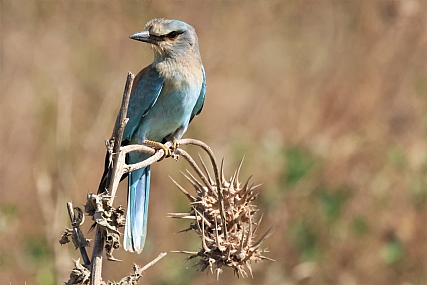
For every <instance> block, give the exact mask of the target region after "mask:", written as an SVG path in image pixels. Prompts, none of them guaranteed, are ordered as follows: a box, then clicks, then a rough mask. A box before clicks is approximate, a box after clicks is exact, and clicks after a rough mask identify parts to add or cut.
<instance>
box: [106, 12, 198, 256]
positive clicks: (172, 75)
mask: <svg viewBox="0 0 427 285" xmlns="http://www.w3.org/2000/svg"><path fill="white" fill-rule="evenodd" d="M130 38H131V39H134V40H137V41H142V42H145V43H147V44H148V45H149V46H150V47H151V49H152V50H153V52H154V60H153V62H152V63H151V64H150V65H148V66H147V67H145V68H144V69H142V70H141V71H140V72H139V73H138V74H137V76H136V77H135V79H134V83H133V87H132V91H131V95H130V101H129V108H128V112H127V117H128V118H129V121H128V123H127V125H126V127H125V130H124V133H123V141H122V145H126V144H141V143H150V144H151V145H154V146H157V147H160V148H163V149H164V150H165V153H166V152H167V151H168V149H165V146H164V145H163V144H164V143H165V142H167V141H172V142H174V145H175V142H176V141H177V140H178V139H180V138H181V137H182V135H183V134H184V133H185V131H186V130H187V128H188V125H189V124H190V122H191V120H192V119H193V118H194V117H195V116H196V115H198V114H199V113H200V112H201V110H202V107H203V104H204V101H205V95H206V75H205V71H204V68H203V64H202V61H201V57H200V52H199V44H198V39H197V35H196V32H195V30H194V28H193V27H192V26H190V25H188V24H187V23H184V22H181V21H178V20H165V19H154V20H151V21H150V22H148V23H147V24H146V26H145V30H144V31H142V32H139V33H135V34H133V35H131V36H130ZM148 157H149V155H147V154H143V153H138V152H135V153H130V154H129V156H128V161H127V162H128V163H130V164H133V163H137V162H140V161H143V160H144V159H146V158H148ZM101 183H102V182H101ZM149 192H150V166H147V167H145V168H142V169H139V170H135V171H133V172H131V173H129V177H128V209H127V214H126V226H125V231H124V242H123V247H124V249H125V250H128V251H136V252H138V253H141V251H142V249H143V247H144V243H145V238H146V234H147V214H148V197H149Z"/></svg>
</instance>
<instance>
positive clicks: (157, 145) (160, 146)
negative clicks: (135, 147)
mask: <svg viewBox="0 0 427 285" xmlns="http://www.w3.org/2000/svg"><path fill="white" fill-rule="evenodd" d="M144 144H145V145H146V146H149V147H152V148H154V149H156V150H160V149H161V150H163V152H164V154H163V156H162V157H161V158H160V159H159V160H158V161H162V160H163V159H165V158H167V157H170V156H172V157H173V152H172V151H171V149H170V148H168V147H167V146H165V145H164V144H162V143H159V142H155V141H150V140H145V141H144Z"/></svg>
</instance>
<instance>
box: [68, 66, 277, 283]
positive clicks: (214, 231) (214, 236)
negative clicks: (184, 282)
mask: <svg viewBox="0 0 427 285" xmlns="http://www.w3.org/2000/svg"><path fill="white" fill-rule="evenodd" d="M132 80H133V75H132V74H129V75H128V81H127V83H126V87H125V94H124V96H123V102H122V108H121V115H120V118H119V122H120V124H118V125H116V127H115V131H114V132H113V134H114V137H116V138H118V140H116V141H121V133H120V132H123V129H124V126H125V125H126V119H125V116H124V115H125V114H126V111H127V102H128V98H129V92H130V89H131V86H132ZM126 98H127V100H126ZM178 143H179V145H180V146H182V145H194V146H198V147H200V148H201V149H202V150H204V151H205V152H206V153H207V155H208V156H209V159H210V162H211V168H212V171H213V175H211V174H210V173H209V170H208V167H207V166H206V164H205V163H204V161H203V160H202V159H201V156H200V155H199V157H200V165H201V166H202V167H199V165H198V164H197V163H196V162H195V160H194V159H193V158H192V157H191V156H190V155H189V154H188V153H187V152H186V151H185V150H183V149H181V148H177V149H176V150H175V151H174V155H173V157H174V158H175V159H177V158H178V157H179V156H182V157H183V158H184V159H185V160H186V161H187V162H188V163H189V165H190V166H191V167H192V169H193V170H194V172H195V175H193V174H192V173H191V172H190V171H188V170H187V174H184V176H185V177H186V179H187V180H188V181H189V182H190V183H191V184H192V186H193V187H194V189H195V192H196V195H191V194H190V193H189V191H187V190H185V189H184V188H183V187H182V186H181V185H179V184H178V183H177V182H175V181H174V180H173V179H172V181H173V182H174V183H175V184H176V185H177V186H178V188H179V189H180V190H181V191H182V192H183V193H184V194H185V195H186V197H187V198H188V199H189V202H190V210H189V212H188V213H173V214H169V216H170V217H172V218H180V219H190V220H191V221H192V223H191V225H190V226H189V228H187V229H185V230H183V231H182V232H187V231H194V232H195V233H196V234H197V235H198V236H199V237H200V240H201V249H200V250H199V251H198V252H190V251H174V252H179V253H185V254H188V255H189V256H188V259H194V258H196V259H199V260H198V262H197V263H196V265H198V266H199V269H200V270H201V271H204V270H205V269H209V270H210V271H211V272H212V273H215V274H216V276H217V278H218V277H219V275H220V273H221V272H222V270H223V269H222V268H223V267H226V268H227V267H229V268H232V269H233V270H234V272H235V273H236V274H237V276H242V277H244V276H248V274H247V272H246V270H248V271H249V273H250V275H251V276H252V268H251V263H252V262H260V261H262V260H264V259H268V260H271V259H269V258H268V257H265V256H264V255H263V254H264V252H266V250H265V249H264V250H262V249H261V248H260V245H261V243H262V241H264V240H265V239H266V238H267V237H268V236H269V235H270V233H271V228H270V229H269V230H268V231H267V232H266V233H264V234H263V235H262V236H261V237H260V238H259V239H258V240H256V239H255V237H256V231H257V229H258V227H259V224H260V221H261V219H259V220H257V219H256V218H255V215H256V213H257V211H258V210H257V207H256V205H255V204H253V201H254V200H255V199H256V198H257V195H258V191H257V189H258V187H259V185H254V184H249V180H250V177H249V179H247V181H246V182H245V183H244V184H242V183H240V181H239V172H240V169H241V166H242V162H243V160H242V162H241V163H240V165H239V166H238V168H237V170H236V171H235V172H234V175H233V176H232V177H231V178H230V179H229V180H226V179H225V177H224V169H223V168H224V167H223V166H224V163H223V162H224V161H222V163H221V166H220V168H218V165H217V163H216V160H215V157H214V154H213V152H212V150H211V148H210V147H209V146H207V145H206V144H205V143H203V142H201V141H198V140H193V139H182V140H179V141H178ZM167 146H169V147H170V146H171V144H170V143H167ZM107 150H108V152H109V153H110V160H111V163H110V164H111V165H110V171H111V172H110V175H109V179H110V182H109V183H108V185H109V186H108V188H107V191H105V192H104V193H100V194H88V195H87V202H86V205H85V212H86V213H87V214H88V215H89V216H91V217H92V220H93V221H94V224H93V225H92V226H91V228H90V230H93V229H94V228H97V233H96V236H95V244H94V247H93V252H92V259H91V260H89V257H88V255H87V252H86V247H88V246H89V243H90V240H89V239H86V238H85V237H84V235H83V233H82V231H81V229H80V226H81V225H82V224H83V222H84V214H83V210H82V209H80V208H78V207H75V208H73V206H72V203H67V208H68V213H69V215H70V220H71V224H72V229H66V230H65V232H64V234H63V235H62V237H61V240H60V243H61V244H65V243H68V242H70V239H69V237H71V240H72V242H73V244H74V246H75V247H76V249H77V248H78V249H79V250H80V253H81V255H82V259H83V264H81V263H80V259H78V260H75V261H74V266H75V267H74V269H73V270H72V271H71V274H70V279H69V280H68V281H67V282H65V283H64V284H67V285H72V284H89V283H90V284H91V285H94V284H96V285H98V284H111V285H112V284H117V285H127V284H129V285H130V284H137V283H138V280H139V279H140V277H141V276H142V273H143V272H144V271H145V270H146V269H148V268H149V267H150V266H152V265H153V264H155V263H156V262H157V261H158V260H160V259H161V258H162V257H164V256H165V255H166V253H162V254H160V255H159V256H158V257H157V258H156V259H155V260H153V261H152V262H150V263H149V264H147V265H146V266H144V267H139V266H138V265H134V267H133V273H132V274H130V275H129V276H126V277H124V278H123V279H122V280H120V281H119V282H118V283H116V282H110V281H107V282H105V281H102V279H101V271H102V270H101V267H102V250H103V248H105V250H106V256H107V259H108V260H112V261H119V260H117V259H116V258H114V256H113V251H114V250H115V249H118V248H119V247H121V244H120V236H121V233H120V231H119V228H121V227H124V225H125V210H124V209H123V207H122V206H120V205H119V206H118V207H116V208H114V207H113V201H114V197H115V194H116V190H117V186H118V184H119V182H120V179H121V177H122V175H123V174H125V173H128V172H131V171H133V170H135V169H138V168H142V167H145V166H148V165H150V164H152V163H154V162H156V161H158V160H159V159H160V158H162V157H163V154H164V151H163V150H156V149H153V148H151V147H149V146H144V145H128V146H120V144H117V143H114V139H113V140H110V143H107ZM132 151H139V152H145V153H149V154H151V155H152V156H151V157H150V158H148V159H146V160H145V161H143V162H140V163H137V164H131V165H128V164H126V162H125V157H126V155H127V154H128V153H129V152H132ZM196 176H197V178H196ZM74 210H75V211H76V213H77V215H75V212H74ZM104 241H105V242H104Z"/></svg>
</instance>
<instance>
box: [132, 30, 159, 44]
mask: <svg viewBox="0 0 427 285" xmlns="http://www.w3.org/2000/svg"><path fill="white" fill-rule="evenodd" d="M129 38H131V39H132V40H137V41H141V42H146V43H150V44H154V43H156V42H157V37H156V36H153V35H150V32H149V31H142V32H138V33H135V34H133V35H130V36H129Z"/></svg>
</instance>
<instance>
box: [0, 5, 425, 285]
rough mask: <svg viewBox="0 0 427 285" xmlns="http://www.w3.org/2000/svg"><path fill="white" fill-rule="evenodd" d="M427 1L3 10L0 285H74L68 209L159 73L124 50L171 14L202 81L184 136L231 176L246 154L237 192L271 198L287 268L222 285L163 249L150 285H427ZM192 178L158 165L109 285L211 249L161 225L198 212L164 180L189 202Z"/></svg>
mask: <svg viewBox="0 0 427 285" xmlns="http://www.w3.org/2000/svg"><path fill="white" fill-rule="evenodd" d="M426 5H427V3H425V2H422V1H372V2H369V1H367V2H366V1H364V2H351V1H310V2H297V1H236V2H233V1H230V2H229V1H170V2H165V1H3V2H2V7H1V9H2V19H1V26H2V32H1V40H2V47H1V54H2V59H1V61H2V69H1V72H2V80H1V89H2V94H3V96H1V134H2V135H1V151H2V153H1V155H2V158H1V162H0V163H1V199H0V207H1V208H0V211H1V212H0V240H1V255H0V262H1V277H0V280H1V281H0V283H1V284H12V285H18V284H43V285H50V284H60V283H62V282H63V281H66V280H68V276H69V272H70V270H71V268H72V267H73V263H72V259H77V258H78V257H79V253H78V251H75V250H74V248H73V246H72V245H65V246H60V245H59V243H58V240H59V238H60V235H61V234H62V232H63V230H64V228H65V227H70V224H69V219H68V215H67V212H66V206H65V203H66V202H68V201H73V202H74V205H76V206H79V205H82V204H83V203H85V199H86V193H88V192H95V191H96V189H97V186H98V182H99V179H100V177H101V173H102V170H103V164H104V155H105V147H104V140H105V139H108V138H109V137H110V134H111V130H112V127H113V123H114V121H115V117H116V114H117V111H118V109H119V106H120V102H121V96H122V92H123V87H124V83H125V79H126V74H127V72H128V71H131V72H133V73H135V74H136V73H137V72H138V71H139V70H140V69H141V68H142V67H145V66H146V65H148V64H150V63H151V61H152V58H153V55H152V52H151V50H150V49H149V48H148V47H146V46H144V44H142V43H140V42H136V41H132V40H130V39H129V38H128V36H129V35H130V34H132V33H134V32H137V31H141V30H143V28H144V25H145V23H146V22H147V21H149V20H151V19H152V18H157V17H163V18H171V19H179V20H183V21H185V22H188V23H190V24H191V25H193V26H194V27H195V29H196V31H197V33H198V36H199V43H200V50H201V54H202V58H203V63H204V66H205V69H206V74H207V99H206V102H205V107H204V109H203V112H202V113H201V115H200V116H199V117H197V119H195V120H194V121H193V122H192V124H191V126H190V128H189V130H188V132H187V133H186V134H185V137H192V138H197V139H200V140H203V141H204V142H206V143H207V144H209V145H210V146H211V147H212V149H213V150H214V151H215V153H216V155H217V159H220V158H221V157H225V165H226V171H225V172H226V175H228V176H231V175H232V174H233V172H234V170H235V168H236V167H237V165H238V162H239V160H240V159H241V158H242V157H243V156H245V161H244V164H243V168H242V174H241V179H242V180H245V179H246V178H247V177H249V176H250V175H251V174H253V175H254V177H253V182H255V183H262V184H263V185H262V187H261V190H260V195H259V198H258V200H257V203H258V206H259V208H260V214H261V213H263V214H264V218H263V223H262V226H261V231H265V230H266V229H268V228H269V227H270V226H271V225H272V224H275V227H274V229H275V231H274V233H273V235H272V236H271V237H270V238H269V239H268V240H267V241H266V242H265V243H264V244H263V247H268V248H269V250H270V253H268V254H267V256H269V257H270V258H273V259H275V260H276V261H275V262H270V261H265V262H262V263H259V264H255V265H253V270H254V272H253V274H254V277H253V278H243V279H242V278H241V279H237V278H236V277H235V276H233V272H231V271H228V270H226V271H225V272H224V274H223V275H222V276H221V277H220V281H219V282H217V281H216V280H215V277H214V276H212V275H211V274H210V273H209V274H206V273H205V272H203V273H200V272H197V271H196V268H194V267H192V265H193V264H194V261H188V262H185V260H184V259H185V256H184V255H180V254H177V253H169V254H168V255H167V257H165V258H164V259H163V260H161V261H160V262H159V263H158V264H156V265H155V266H154V267H152V268H150V269H149V270H148V271H147V272H146V273H145V274H144V276H143V279H142V280H141V284H156V285H161V284H177V285H180V284H238V285H243V284H348V285H350V284H401V285H404V284H405V285H410V284H426V283H427V112H426V111H427V17H426V16H425V15H426V12H427V11H426V10H427V6H426ZM186 149H188V148H186ZM190 150H191V149H190ZM186 167H188V166H187V165H186V164H185V162H184V161H182V160H180V161H178V162H175V161H173V160H166V161H163V162H162V163H158V164H156V165H154V166H153V168H152V170H153V171H152V191H151V197H150V200H151V203H150V212H149V224H148V240H147V243H146V247H145V249H144V252H143V253H142V254H141V255H136V254H129V253H127V252H124V251H119V252H117V253H115V257H116V258H119V259H123V260H124V262H121V263H114V262H105V267H104V272H105V274H104V278H105V279H109V280H116V281H118V280H120V279H121V278H122V277H123V276H125V275H127V274H128V273H130V271H131V267H132V263H133V262H135V263H138V264H141V265H144V264H146V263H148V262H149V261H151V260H152V259H154V258H155V257H156V256H157V255H158V254H159V253H160V252H163V251H171V250H198V249H199V241H198V238H197V237H196V235H195V234H194V233H191V232H189V233H186V234H176V232H178V231H179V230H182V229H184V228H186V227H187V225H188V223H187V222H185V221H177V220H172V219H168V218H167V217H166V215H167V213H169V212H185V211H186V210H187V209H188V205H187V202H186V198H185V197H184V195H182V193H180V192H179V191H178V190H177V188H176V187H175V186H174V185H173V183H172V182H171V181H170V180H169V179H168V176H171V177H173V178H174V179H176V180H177V181H178V182H180V183H183V184H184V185H186V187H187V188H188V189H189V190H191V189H190V186H189V185H188V184H185V182H184V179H183V178H182V175H181V174H180V171H181V170H184V169H185V168H186ZM124 184H126V183H124ZM125 186H126V185H122V187H121V190H120V191H119V192H118V194H119V197H118V198H117V199H116V201H115V202H116V203H121V204H123V205H124V204H125V198H126V194H125V193H126V191H125ZM90 224H91V221H86V223H85V225H84V231H87V230H88V229H89V226H90ZM87 237H89V238H93V233H92V234H89V235H88V236H87Z"/></svg>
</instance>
